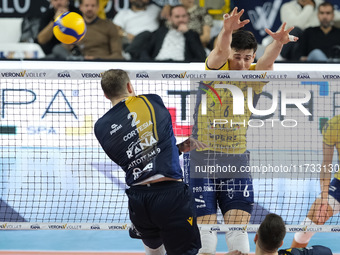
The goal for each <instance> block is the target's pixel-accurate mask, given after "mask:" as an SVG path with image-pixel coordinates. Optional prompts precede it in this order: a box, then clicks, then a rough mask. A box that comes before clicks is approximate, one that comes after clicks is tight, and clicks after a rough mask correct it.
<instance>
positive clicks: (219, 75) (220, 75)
mask: <svg viewBox="0 0 340 255" xmlns="http://www.w3.org/2000/svg"><path fill="white" fill-rule="evenodd" d="M217 79H230V75H229V74H228V73H219V74H217Z"/></svg>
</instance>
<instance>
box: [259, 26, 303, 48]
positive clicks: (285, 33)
mask: <svg viewBox="0 0 340 255" xmlns="http://www.w3.org/2000/svg"><path fill="white" fill-rule="evenodd" d="M286 24H287V23H286V22H284V23H283V24H282V26H281V28H279V30H278V31H277V32H275V33H274V32H273V31H271V30H270V29H268V28H266V30H265V31H266V32H267V34H269V35H270V36H271V37H272V38H273V39H274V40H275V41H278V42H280V43H282V44H286V43H289V42H296V41H297V40H299V38H298V37H296V36H293V35H290V34H289V33H290V32H291V31H292V30H293V29H294V27H290V28H288V29H287V30H286Z"/></svg>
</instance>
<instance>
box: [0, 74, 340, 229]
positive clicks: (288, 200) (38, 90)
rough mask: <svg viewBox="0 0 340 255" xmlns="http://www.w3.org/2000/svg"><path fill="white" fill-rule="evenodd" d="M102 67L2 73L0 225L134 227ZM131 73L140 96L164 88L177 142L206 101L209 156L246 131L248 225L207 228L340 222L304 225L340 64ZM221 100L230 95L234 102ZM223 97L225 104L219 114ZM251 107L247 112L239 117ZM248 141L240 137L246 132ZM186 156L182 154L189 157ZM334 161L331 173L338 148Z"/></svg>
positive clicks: (215, 172) (203, 115)
mask: <svg viewBox="0 0 340 255" xmlns="http://www.w3.org/2000/svg"><path fill="white" fill-rule="evenodd" d="M103 71H104V70H103ZM103 71H93V70H92V71H91V70H89V71H86V70H81V71H80V70H79V71H77V70H69V71H65V70H38V71H37V70H20V71H18V70H6V71H1V72H0V109H1V121H0V144H1V147H0V148H1V151H0V169H1V173H0V229H86V230H87V229H93V230H97V229H101V230H126V229H128V228H129V224H130V221H129V216H128V205H127V197H126V195H125V189H126V188H127V186H126V185H125V179H124V177H125V174H124V172H123V171H122V170H121V169H120V168H119V167H118V166H117V165H116V164H115V163H113V162H112V161H111V160H110V159H109V158H108V157H107V156H106V154H105V153H104V152H103V150H102V148H101V147H100V145H99V143H98V142H97V140H96V138H95V136H94V133H93V125H94V123H95V122H96V120H97V119H98V118H100V117H101V116H102V115H103V114H104V113H105V112H106V111H108V110H109V109H110V107H111V103H110V101H109V100H107V99H105V97H104V95H103V92H102V90H101V86H100V78H101V75H102V73H103ZM129 75H130V79H131V81H132V83H133V85H134V88H135V90H136V93H137V94H148V93H154V94H158V95H160V96H161V97H162V99H163V101H164V104H165V106H166V107H167V108H168V110H169V112H170V114H171V117H172V121H173V129H174V134H175V136H176V138H177V141H178V143H179V142H181V141H183V140H185V139H186V138H187V137H188V136H190V135H192V132H193V126H194V125H195V123H196V124H197V123H199V122H197V120H198V119H197V116H196V115H197V111H199V115H200V118H199V120H200V121H201V123H200V124H198V125H199V126H200V127H201V130H205V131H202V132H203V133H201V136H202V137H205V138H206V140H204V142H206V143H207V144H208V145H209V146H210V147H213V148H215V149H214V150H212V151H209V152H207V158H211V157H212V156H214V155H212V154H219V153H230V154H233V153H237V151H236V150H237V148H239V146H240V145H239V144H235V143H239V142H240V141H235V143H234V145H230V144H233V143H232V142H233V140H235V137H234V136H235V135H237V134H239V133H237V132H243V131H242V130H245V131H246V132H247V133H246V138H247V148H246V149H247V150H248V151H249V152H250V165H249V166H247V167H245V168H244V169H243V170H244V171H243V172H246V173H250V174H251V175H252V177H253V188H254V198H255V205H254V210H253V213H252V216H251V221H250V224H248V225H247V226H233V225H228V226H227V225H224V224H223V223H222V220H219V224H217V225H206V226H201V227H202V228H207V229H210V230H217V231H228V230H238V229H242V230H247V231H256V229H257V227H258V225H259V223H260V222H261V221H262V220H263V219H264V217H265V215H266V214H268V213H269V212H273V213H276V214H279V215H281V216H282V218H283V219H284V221H285V222H286V224H287V231H290V232H295V231H299V230H300V231H301V230H302V231H311V230H313V231H320V232H322V231H327V232H337V231H340V219H339V216H338V215H335V216H333V217H332V218H331V219H330V220H329V221H328V222H327V223H326V225H324V226H317V227H315V226H314V227H313V229H311V228H310V227H308V226H301V225H299V224H300V222H301V221H302V220H303V219H304V218H305V217H306V215H307V212H308V210H309V208H310V206H311V204H312V203H313V202H314V200H315V199H316V198H317V197H318V195H319V193H320V184H319V173H320V171H321V169H322V165H321V163H322V143H323V138H322V134H321V130H322V127H323V126H324V125H325V123H326V122H327V121H328V120H329V119H331V118H332V117H333V116H335V115H338V114H340V112H339V109H340V75H339V74H337V73H333V72H329V73H325V72H323V73H321V72H303V73H301V72H282V71H280V72H258V71H257V72H255V71H254V72H250V71H247V72H241V71H236V72H235V71H234V72H233V71H229V72H221V71H202V72H199V71H197V72H196V71H183V72H181V71H129ZM262 87H263V90H262V91H261V89H262ZM249 88H251V90H249ZM259 88H261V89H260V90H259ZM255 92H256V93H257V94H258V95H260V96H259V97H257V96H256V97H254V99H252V100H250V99H249V98H253V97H247V96H246V95H247V94H250V93H255ZM226 98H231V100H232V103H230V105H226V103H225V100H226ZM220 99H221V101H220ZM255 101H257V104H256V106H255V107H254V105H255ZM197 102H200V103H197ZM216 105H217V106H218V107H220V108H219V110H217V111H216V112H214V113H212V110H211V107H212V106H216ZM217 112H218V113H219V114H217ZM195 113H196V115H195ZM250 114H252V117H251V118H250V119H247V118H246V117H244V116H247V115H250ZM230 116H232V117H230ZM236 117H237V118H236ZM113 124H114V123H113ZM113 129H114V127H113ZM221 130H222V131H221ZM195 135H197V133H196V134H195ZM198 136H199V135H198ZM241 143H244V144H243V145H244V146H245V141H243V142H241ZM243 145H242V146H243ZM180 160H181V162H182V164H183V165H185V164H186V162H185V160H184V159H183V156H181V157H180ZM332 167H333V168H332V169H333V170H332V171H333V172H332V174H336V173H337V172H338V171H339V163H338V155H337V153H336V152H335V154H334V157H333V164H332ZM183 169H185V167H183ZM189 171H190V174H188V173H185V176H186V178H188V175H190V178H207V177H209V178H212V177H217V178H237V176H235V171H234V169H233V166H232V165H229V166H228V165H219V166H216V165H215V166H214V167H212V166H208V165H205V166H200V167H198V168H197V167H195V168H190V170H189ZM229 185H233V184H232V183H230V184H229ZM227 188H228V187H227ZM207 192H209V190H207Z"/></svg>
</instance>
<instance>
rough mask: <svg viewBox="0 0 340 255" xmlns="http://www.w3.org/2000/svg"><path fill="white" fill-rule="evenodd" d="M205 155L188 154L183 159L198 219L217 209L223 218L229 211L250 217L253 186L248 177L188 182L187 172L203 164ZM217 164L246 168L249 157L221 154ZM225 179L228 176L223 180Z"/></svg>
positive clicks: (192, 179)
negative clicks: (239, 212) (247, 214)
mask: <svg viewBox="0 0 340 255" xmlns="http://www.w3.org/2000/svg"><path fill="white" fill-rule="evenodd" d="M202 153H204V152H195V151H193V152H191V153H190V155H188V154H185V155H184V171H185V176H186V177H187V178H186V181H187V183H188V184H189V186H190V188H191V190H192V192H193V194H194V199H195V208H196V213H197V216H204V215H209V214H216V213H217V207H219V208H220V209H221V211H222V214H223V215H224V214H225V213H226V212H228V211H229V210H232V209H239V210H242V211H246V212H248V213H251V212H252V210H253V204H254V190H253V182H252V178H251V176H250V175H247V176H244V178H190V169H193V167H195V166H196V165H197V164H203V162H202V159H204V155H201V154H202ZM216 160H217V161H218V164H220V165H225V164H226V163H227V164H230V165H234V166H237V168H238V169H239V168H240V167H241V166H248V165H249V153H248V152H247V153H244V154H228V155H226V154H224V155H223V159H222V160H219V159H218V158H217V159H216ZM226 177H227V176H226Z"/></svg>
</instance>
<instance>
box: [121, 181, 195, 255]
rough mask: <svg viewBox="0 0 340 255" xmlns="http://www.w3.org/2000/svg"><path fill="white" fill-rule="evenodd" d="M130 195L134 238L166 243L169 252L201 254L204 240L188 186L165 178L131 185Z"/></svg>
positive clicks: (170, 254)
mask: <svg viewBox="0 0 340 255" xmlns="http://www.w3.org/2000/svg"><path fill="white" fill-rule="evenodd" d="M126 194H127V196H128V198H129V213H130V220H131V222H132V226H131V228H130V229H129V234H130V236H131V237H132V238H138V239H143V240H145V241H146V242H144V243H146V244H148V243H157V242H158V243H163V244H164V246H165V249H166V251H167V254H168V255H178V254H186V255H195V254H197V253H198V250H199V249H200V248H201V239H200V234H199V229H198V226H197V221H196V215H195V209H194V208H193V198H192V193H191V191H190V190H189V187H188V185H186V184H185V183H183V182H177V181H163V182H157V183H153V184H150V186H147V185H136V186H131V187H130V188H129V189H127V190H126ZM149 247H152V246H149ZM153 248H156V247H153Z"/></svg>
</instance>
